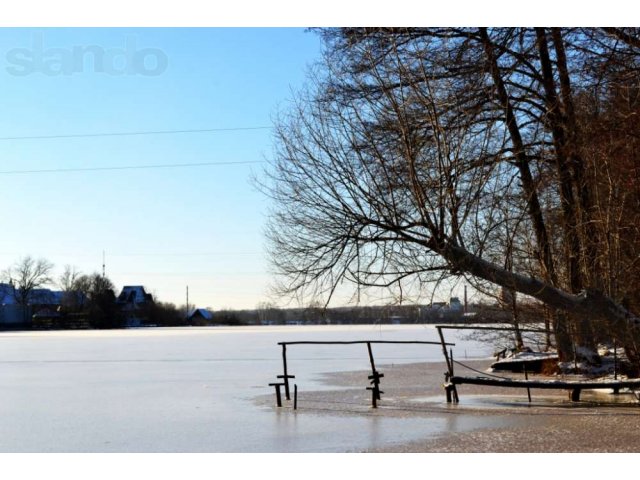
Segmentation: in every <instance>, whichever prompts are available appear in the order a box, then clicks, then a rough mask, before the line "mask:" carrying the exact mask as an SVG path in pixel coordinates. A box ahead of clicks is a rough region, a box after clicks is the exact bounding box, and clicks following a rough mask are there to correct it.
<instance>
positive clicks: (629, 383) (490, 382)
mask: <svg viewBox="0 0 640 480" xmlns="http://www.w3.org/2000/svg"><path fill="white" fill-rule="evenodd" d="M450 382H451V383H452V384H454V385H463V384H467V385H487V386H490V387H512V388H541V389H554V388H556V389H568V390H573V389H575V388H577V389H581V390H585V389H590V390H593V389H598V388H615V387H617V388H633V387H640V379H631V380H605V381H601V382H594V381H562V380H546V381H545V380H517V379H498V378H488V377H451V379H450Z"/></svg>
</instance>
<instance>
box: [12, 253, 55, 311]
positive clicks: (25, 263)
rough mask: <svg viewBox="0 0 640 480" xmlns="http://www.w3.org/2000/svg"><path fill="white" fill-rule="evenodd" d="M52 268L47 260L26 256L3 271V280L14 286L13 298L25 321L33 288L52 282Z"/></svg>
mask: <svg viewBox="0 0 640 480" xmlns="http://www.w3.org/2000/svg"><path fill="white" fill-rule="evenodd" d="M52 270H53V264H52V263H51V262H49V261H48V260H45V259H43V258H40V259H37V260H36V259H34V258H32V257H30V256H27V257H24V258H22V259H21V260H18V261H17V262H16V263H15V264H14V265H13V266H12V267H10V268H8V269H7V270H5V271H4V272H3V276H4V278H5V281H7V282H9V283H10V284H12V285H13V287H14V295H15V299H16V302H17V303H18V304H19V305H20V306H21V307H22V312H23V317H24V318H23V320H24V321H25V322H26V321H27V319H28V316H29V309H28V306H29V304H30V302H31V301H32V300H33V298H32V297H33V292H34V290H36V289H38V288H40V287H42V286H44V285H47V284H49V283H51V282H52V280H51V276H50V275H51V271H52Z"/></svg>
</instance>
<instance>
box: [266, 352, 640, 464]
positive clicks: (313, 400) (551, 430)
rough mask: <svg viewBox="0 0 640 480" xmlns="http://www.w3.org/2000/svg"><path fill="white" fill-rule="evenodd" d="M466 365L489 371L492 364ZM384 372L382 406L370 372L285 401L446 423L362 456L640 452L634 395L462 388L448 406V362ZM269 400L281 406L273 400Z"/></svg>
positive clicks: (334, 376)
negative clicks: (578, 396) (574, 397)
mask: <svg viewBox="0 0 640 480" xmlns="http://www.w3.org/2000/svg"><path fill="white" fill-rule="evenodd" d="M464 363H465V364H467V365H469V366H470V367H472V368H474V369H476V370H479V371H484V370H485V369H486V368H488V366H489V364H490V363H491V360H489V359H487V360H468V361H465V362H464ZM458 368H461V367H458ZM379 371H380V372H382V373H384V374H385V377H384V378H383V379H382V382H381V389H382V391H383V392H385V393H384V394H383V395H382V399H381V401H380V402H379V407H378V408H377V409H373V408H371V393H370V391H367V390H365V386H367V382H368V380H367V375H368V374H369V373H370V372H365V371H351V372H335V373H325V374H322V375H321V377H320V379H319V380H320V382H321V383H322V384H323V385H325V386H327V387H329V389H327V390H324V389H323V390H310V391H299V395H298V410H297V411H294V410H293V407H292V406H291V405H292V404H293V402H290V405H289V404H288V402H285V406H284V408H283V410H285V411H287V412H286V413H290V414H292V415H322V416H326V415H331V416H335V415H338V416H354V415H355V416H362V417H369V418H372V419H375V418H376V417H384V418H399V419H411V418H415V419H418V418H419V419H422V420H424V419H432V420H433V423H434V425H435V424H437V425H439V428H434V431H433V432H429V434H428V435H427V436H423V437H422V438H419V439H417V440H411V441H399V442H393V443H386V444H383V445H377V446H374V447H372V448H368V449H361V450H360V451H361V452H370V453H449V452H451V453H453V452H455V453H556V452H565V453H588V452H602V453H609V452H611V453H613V452H633V453H636V452H640V406H638V405H637V403H635V397H633V395H631V394H620V395H616V396H614V395H612V394H610V393H607V392H601V391H585V392H584V395H583V400H582V401H580V402H577V403H576V402H571V401H570V400H569V398H568V394H567V392H566V391H562V390H535V389H532V391H531V394H532V403H531V404H529V402H528V399H527V395H526V391H525V390H523V389H513V388H495V387H486V386H476V385H462V386H459V387H458V392H459V395H460V403H459V404H447V403H446V400H445V392H444V388H443V387H442V384H443V381H444V372H445V371H446V366H445V364H444V362H438V363H412V364H395V365H392V364H387V365H382V364H381V365H380V366H379ZM632 398H633V399H632ZM263 400H265V401H269V403H270V404H271V405H273V395H270V396H268V400H267V399H263ZM261 403H262V402H261ZM273 408H276V407H273ZM282 413H285V412H284V411H283V412H282Z"/></svg>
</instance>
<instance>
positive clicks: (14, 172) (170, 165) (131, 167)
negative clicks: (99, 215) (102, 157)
mask: <svg viewBox="0 0 640 480" xmlns="http://www.w3.org/2000/svg"><path fill="white" fill-rule="evenodd" d="M257 163H264V161H263V160H246V161H237V162H233V161H229V162H199V163H165V164H156V165H121V166H111V167H77V168H47V169H40V170H4V171H0V175H22V174H30V173H71V172H101V171H110V170H150V169H156V168H191V167H211V166H224V165H251V164H257Z"/></svg>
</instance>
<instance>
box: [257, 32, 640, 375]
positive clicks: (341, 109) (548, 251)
mask: <svg viewBox="0 0 640 480" xmlns="http://www.w3.org/2000/svg"><path fill="white" fill-rule="evenodd" d="M318 34H319V35H321V36H322V38H323V41H324V46H325V55H324V59H323V61H322V62H320V63H319V64H318V65H316V66H315V68H314V69H313V70H312V71H311V73H310V76H309V84H308V87H307V89H306V90H305V91H302V92H299V94H298V95H297V97H296V99H295V102H294V107H293V108H291V109H290V110H289V111H287V112H284V113H283V114H282V115H281V117H280V118H279V119H278V122H277V133H276V139H277V149H276V153H275V158H274V160H273V164H272V165H271V168H270V170H269V176H270V180H269V182H268V185H267V190H268V193H269V194H270V195H271V196H272V197H273V199H274V200H275V207H274V211H273V212H272V215H271V224H270V226H269V228H268V238H269V245H270V248H271V259H272V263H273V265H274V267H275V269H276V271H277V272H278V273H279V274H280V280H281V283H280V285H279V287H280V290H281V291H282V292H284V293H288V294H296V293H300V292H304V291H312V292H314V294H316V295H321V296H323V297H324V298H325V299H326V300H328V299H330V297H331V295H332V294H333V292H334V291H335V289H336V287H337V285H339V284H340V283H341V282H345V281H346V282H351V283H353V284H354V285H361V286H365V287H367V286H383V287H387V288H393V289H395V291H396V292H401V293H402V294H406V293H407V292H418V293H419V292H420V291H423V290H424V289H425V288H427V287H428V286H429V285H430V284H432V283H433V282H438V281H439V280H441V279H442V278H444V277H448V276H452V275H453V276H464V277H465V278H467V279H468V280H469V281H472V282H474V283H476V284H477V285H479V286H484V287H489V288H491V287H493V288H502V289H506V290H508V291H511V292H520V293H523V294H525V295H527V296H529V297H532V298H535V299H537V300H539V301H541V302H543V303H544V304H545V305H547V306H548V307H549V315H548V317H547V325H548V327H549V330H550V331H551V330H553V333H555V336H556V340H557V344H558V347H559V348H560V350H561V353H562V352H565V353H566V351H567V350H568V349H569V348H570V346H569V345H570V344H573V345H572V347H571V348H573V349H574V350H575V348H574V347H575V345H576V344H577V345H578V346H580V347H584V349H586V350H590V351H594V348H595V345H596V342H598V341H607V340H611V339H612V338H614V339H617V340H618V341H619V342H620V343H623V344H624V345H625V348H626V350H627V354H628V356H629V358H630V359H632V360H633V361H635V362H636V363H638V361H639V360H640V355H639V353H640V351H639V350H638V348H637V347H636V340H638V339H640V337H639V335H638V328H637V325H638V323H639V322H640V320H639V319H638V318H637V316H636V315H635V314H634V313H632V312H638V311H639V309H640V292H638V290H637V287H636V283H635V278H636V277H637V274H638V273H639V270H640V268H639V264H638V260H639V258H640V257H639V255H638V246H640V235H639V233H640V232H638V228H637V225H638V223H637V221H636V219H637V217H638V214H640V195H639V194H640V182H639V181H638V180H639V174H640V171H639V170H638V168H639V167H640V159H639V158H638V154H637V147H636V146H637V145H638V134H639V133H640V131H639V130H640V127H639V126H638V122H637V120H636V118H637V117H636V116H637V114H638V110H639V107H640V96H639V94H640V82H639V81H640V70H639V69H638V60H639V58H640V57H639V54H640V30H638V29H631V28H620V29H618V28H603V29H591V28H571V29H562V28H464V29H457V28H434V29H430V28H420V29H395V28H391V29H378V28H375V29H373V28H345V29H327V30H320V31H319V32H318Z"/></svg>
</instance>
